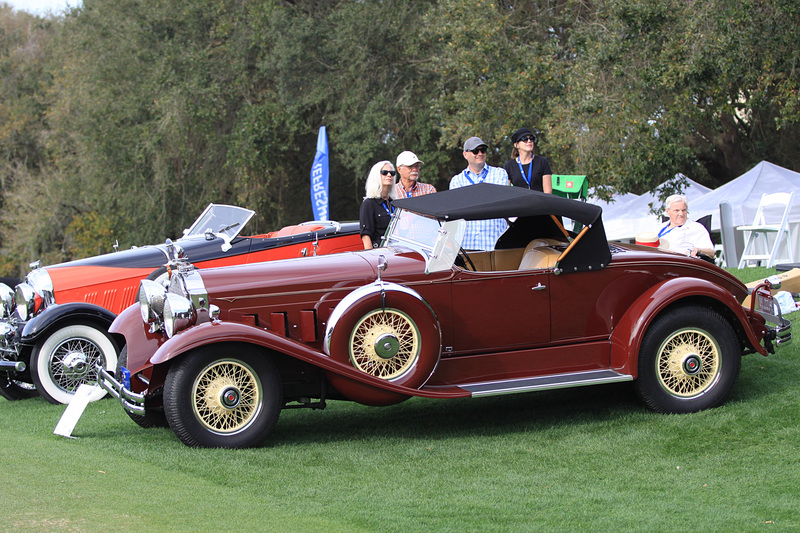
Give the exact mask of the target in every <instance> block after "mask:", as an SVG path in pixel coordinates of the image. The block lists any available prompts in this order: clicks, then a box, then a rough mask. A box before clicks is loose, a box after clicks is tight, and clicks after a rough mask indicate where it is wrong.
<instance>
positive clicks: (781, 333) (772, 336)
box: [764, 316, 792, 353]
mask: <svg viewBox="0 0 800 533" xmlns="http://www.w3.org/2000/svg"><path fill="white" fill-rule="evenodd" d="M765 318H766V317H765ZM774 318H776V319H777V320H776V321H775V322H774V323H775V324H777V325H776V326H774V327H773V326H768V327H767V334H766V335H764V347H765V348H766V349H767V351H768V352H769V353H775V350H776V349H780V348H783V347H784V346H788V345H789V344H791V343H792V322H791V321H789V320H786V319H785V318H783V317H782V316H777V317H774ZM770 322H772V320H770Z"/></svg>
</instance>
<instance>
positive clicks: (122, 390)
mask: <svg viewBox="0 0 800 533" xmlns="http://www.w3.org/2000/svg"><path fill="white" fill-rule="evenodd" d="M95 368H96V369H97V384H98V385H99V386H100V387H102V388H103V390H105V391H106V392H107V393H109V394H110V395H111V396H113V397H114V398H116V399H118V400H119V402H120V404H122V408H123V409H125V410H126V411H127V412H129V413H131V414H134V415H144V414H145V409H144V394H137V393H135V392H133V391H131V390H130V389H129V387H130V383H131V373H130V372H129V371H128V369H127V368H125V367H120V373H121V374H122V376H123V381H124V382H125V383H120V382H119V381H117V380H116V378H115V377H114V376H113V375H111V374H109V373H108V371H106V369H105V368H103V367H102V366H101V365H97V366H95Z"/></svg>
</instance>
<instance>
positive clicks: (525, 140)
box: [518, 135, 535, 143]
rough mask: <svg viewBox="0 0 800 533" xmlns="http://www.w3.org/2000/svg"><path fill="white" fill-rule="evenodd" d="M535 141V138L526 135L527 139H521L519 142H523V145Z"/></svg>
mask: <svg viewBox="0 0 800 533" xmlns="http://www.w3.org/2000/svg"><path fill="white" fill-rule="evenodd" d="M534 140H535V139H534V138H533V137H531V136H530V135H526V136H525V137H523V138H522V139H520V140H519V141H518V142H521V143H526V142H528V141H530V142H533V141H534Z"/></svg>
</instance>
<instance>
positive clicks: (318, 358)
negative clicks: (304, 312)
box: [150, 322, 469, 398]
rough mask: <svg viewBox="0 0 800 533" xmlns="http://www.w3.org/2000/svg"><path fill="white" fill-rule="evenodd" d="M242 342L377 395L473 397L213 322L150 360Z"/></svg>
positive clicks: (235, 325)
mask: <svg viewBox="0 0 800 533" xmlns="http://www.w3.org/2000/svg"><path fill="white" fill-rule="evenodd" d="M229 342H240V343H247V344H251V345H256V346H261V347H263V348H266V349H268V350H273V351H275V352H278V353H281V354H285V355H287V356H289V357H293V358H295V359H299V360H300V361H304V362H306V363H309V364H311V365H314V366H316V367H318V368H320V369H322V370H324V371H327V372H333V373H335V374H337V375H340V376H341V377H343V378H346V379H348V380H351V381H355V382H358V383H361V384H363V385H367V386H369V387H371V388H374V389H376V392H381V391H384V392H392V393H397V394H402V395H406V396H425V397H429V398H459V397H467V396H469V392H467V391H456V392H453V391H448V392H441V391H431V390H419V389H414V388H410V387H404V386H402V385H398V384H396V383H392V382H389V381H385V380H382V379H380V378H376V377H373V376H370V375H369V374H366V373H364V372H361V371H359V370H358V369H356V368H354V367H352V366H350V365H346V364H343V363H340V362H338V361H335V360H334V359H332V358H330V357H328V356H327V355H325V354H323V353H321V352H319V351H317V350H315V349H313V348H311V347H310V346H308V345H306V344H303V343H301V342H299V341H295V340H292V339H288V338H286V337H282V336H279V335H276V334H275V333H272V332H270V331H266V330H264V329H260V328H257V327H254V326H248V325H246V324H240V323H238V322H209V323H205V324H200V325H198V326H194V327H192V328H189V329H187V330H184V331H182V332H180V333H178V334H177V335H175V336H174V337H173V338H171V339H169V340H168V341H167V342H165V343H164V344H163V345H162V346H161V347H160V348H159V349H158V350H157V351H156V353H155V354H154V355H153V357H152V358H151V359H150V362H151V363H152V364H153V365H161V364H163V363H167V362H168V361H171V360H172V359H175V358H177V357H180V356H181V355H183V354H185V353H187V352H189V351H191V350H193V349H195V348H199V347H201V346H207V345H209V344H219V343H229Z"/></svg>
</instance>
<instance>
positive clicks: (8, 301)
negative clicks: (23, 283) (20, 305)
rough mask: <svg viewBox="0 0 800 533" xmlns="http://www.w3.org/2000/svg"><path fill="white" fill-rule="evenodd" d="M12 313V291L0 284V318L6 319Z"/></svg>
mask: <svg viewBox="0 0 800 533" xmlns="http://www.w3.org/2000/svg"><path fill="white" fill-rule="evenodd" d="M13 312H14V290H13V289H12V288H11V287H9V286H8V285H6V284H5V283H0V318H7V317H10V316H11V313H13Z"/></svg>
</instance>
